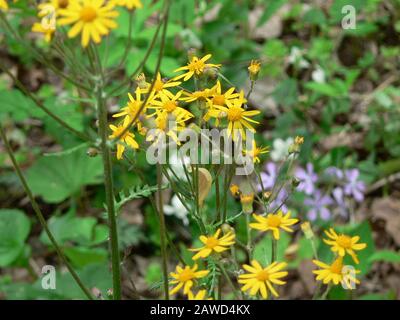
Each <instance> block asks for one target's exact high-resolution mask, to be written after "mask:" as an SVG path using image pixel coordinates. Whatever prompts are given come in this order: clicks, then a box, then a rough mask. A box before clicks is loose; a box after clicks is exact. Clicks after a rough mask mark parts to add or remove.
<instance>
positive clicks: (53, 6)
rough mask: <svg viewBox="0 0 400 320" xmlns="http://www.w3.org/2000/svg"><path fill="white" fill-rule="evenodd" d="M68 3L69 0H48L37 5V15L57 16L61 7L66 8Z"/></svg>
mask: <svg viewBox="0 0 400 320" xmlns="http://www.w3.org/2000/svg"><path fill="white" fill-rule="evenodd" d="M68 5H69V0H50V1H47V2H44V3H41V4H39V5H38V9H39V14H38V15H39V17H45V16H49V18H50V15H52V14H55V16H56V17H57V16H58V13H59V11H60V10H61V9H65V8H67V7H68Z"/></svg>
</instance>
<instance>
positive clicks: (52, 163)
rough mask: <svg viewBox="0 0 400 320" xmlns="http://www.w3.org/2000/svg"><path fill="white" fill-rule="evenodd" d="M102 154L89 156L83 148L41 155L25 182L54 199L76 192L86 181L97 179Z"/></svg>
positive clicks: (101, 170) (94, 181) (53, 201)
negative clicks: (65, 152)
mask: <svg viewBox="0 0 400 320" xmlns="http://www.w3.org/2000/svg"><path fill="white" fill-rule="evenodd" d="M102 172H103V168H102V164H101V158H100V157H95V158H90V157H88V156H87V155H86V153H85V151H84V150H82V149H78V150H75V151H73V152H71V153H68V154H65V155H63V156H57V157H56V156H54V157H53V156H47V157H41V158H40V159H39V160H38V161H37V162H36V163H35V164H34V165H33V166H32V167H31V168H30V169H29V170H28V172H27V180H28V184H29V186H30V187H31V189H32V191H33V193H34V194H35V195H39V196H42V197H43V199H44V200H45V201H46V202H49V203H57V202H61V201H63V200H65V199H67V198H68V197H70V196H73V195H75V194H78V193H79V192H80V191H81V188H82V187H84V186H86V185H92V184H97V183H100V181H101V179H100V178H101V174H102Z"/></svg>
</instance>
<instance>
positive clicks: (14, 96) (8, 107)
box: [0, 89, 44, 121]
mask: <svg viewBox="0 0 400 320" xmlns="http://www.w3.org/2000/svg"><path fill="white" fill-rule="evenodd" d="M0 101H1V108H0V119H2V118H3V117H4V116H5V115H6V114H8V115H9V116H11V117H12V119H14V120H15V121H22V120H25V119H27V118H28V117H30V116H32V117H38V116H43V115H44V112H43V111H41V110H40V109H39V108H38V107H37V106H36V105H35V103H34V102H33V101H32V100H31V99H30V98H28V97H26V96H25V95H23V94H22V93H21V91H19V90H15V89H14V90H0Z"/></svg>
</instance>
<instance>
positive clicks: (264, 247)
mask: <svg viewBox="0 0 400 320" xmlns="http://www.w3.org/2000/svg"><path fill="white" fill-rule="evenodd" d="M280 236H281V238H280V239H279V241H278V244H277V253H276V260H277V261H282V260H283V259H284V256H285V250H286V249H287V247H288V245H289V242H290V237H289V235H288V234H287V233H285V232H281V234H280ZM271 255H272V237H271V234H267V235H265V236H264V238H263V239H262V240H261V241H260V242H258V243H257V244H256V245H255V246H254V251H253V258H254V259H255V260H257V261H259V262H260V263H261V264H270V263H271Z"/></svg>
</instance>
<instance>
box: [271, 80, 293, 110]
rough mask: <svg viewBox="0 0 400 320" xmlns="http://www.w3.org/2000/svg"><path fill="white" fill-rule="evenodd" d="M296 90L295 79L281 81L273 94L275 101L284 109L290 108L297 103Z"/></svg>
mask: <svg viewBox="0 0 400 320" xmlns="http://www.w3.org/2000/svg"><path fill="white" fill-rule="evenodd" d="M298 94H299V93H298V88H297V81H296V80H295V79H286V80H284V81H282V82H281V83H280V84H279V85H278V87H277V88H276V89H275V91H274V92H273V94H272V96H273V98H274V99H275V101H276V102H277V103H279V104H282V105H283V106H285V107H290V106H292V105H294V104H295V103H297V101H298Z"/></svg>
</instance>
